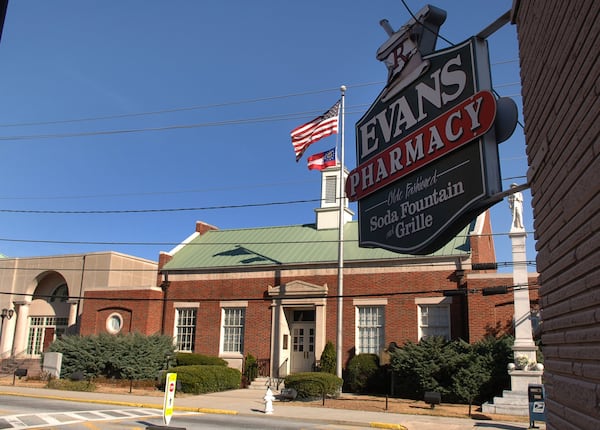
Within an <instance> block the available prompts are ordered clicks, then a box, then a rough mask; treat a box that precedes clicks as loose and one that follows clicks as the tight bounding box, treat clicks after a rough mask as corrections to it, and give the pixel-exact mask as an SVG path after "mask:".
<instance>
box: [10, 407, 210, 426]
mask: <svg viewBox="0 0 600 430" xmlns="http://www.w3.org/2000/svg"><path fill="white" fill-rule="evenodd" d="M179 414H181V415H184V414H185V415H191V414H196V415H200V414H198V413H195V412H184V413H181V412H180V413H179ZM161 415H162V411H160V410H158V409H106V410H90V411H69V412H51V413H48V412H45V413H37V414H18V415H5V416H0V429H30V428H43V427H47V426H60V425H67V424H75V423H81V422H88V421H110V420H121V419H130V418H141V417H145V418H147V417H153V416H154V417H155V416H161Z"/></svg>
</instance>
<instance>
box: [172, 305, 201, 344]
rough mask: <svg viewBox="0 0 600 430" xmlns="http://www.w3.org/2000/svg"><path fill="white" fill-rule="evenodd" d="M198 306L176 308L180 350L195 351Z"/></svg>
mask: <svg viewBox="0 0 600 430" xmlns="http://www.w3.org/2000/svg"><path fill="white" fill-rule="evenodd" d="M197 312H198V310H197V308H176V312H175V314H176V319H175V338H176V348H177V350H178V351H185V352H194V344H195V341H196V316H197Z"/></svg>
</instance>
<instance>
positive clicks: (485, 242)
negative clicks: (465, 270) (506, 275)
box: [470, 211, 496, 264]
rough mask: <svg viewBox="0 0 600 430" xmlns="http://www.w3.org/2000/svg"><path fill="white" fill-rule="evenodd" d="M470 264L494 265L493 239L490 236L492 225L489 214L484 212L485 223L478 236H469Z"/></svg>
mask: <svg viewBox="0 0 600 430" xmlns="http://www.w3.org/2000/svg"><path fill="white" fill-rule="evenodd" d="M470 243H471V262H472V263H473V264H476V263H495V262H496V251H495V249H494V237H493V236H492V223H491V220H490V212H489V211H486V212H485V221H484V223H483V228H482V230H481V235H480V236H471V237H470Z"/></svg>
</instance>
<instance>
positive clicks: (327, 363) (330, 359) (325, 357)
mask: <svg viewBox="0 0 600 430" xmlns="http://www.w3.org/2000/svg"><path fill="white" fill-rule="evenodd" d="M320 361H321V369H320V370H321V372H326V373H332V374H334V375H335V373H336V368H337V365H336V361H337V354H336V352H335V347H334V346H333V342H331V341H330V340H328V341H327V343H326V344H325V348H323V352H322V353H321V360H320Z"/></svg>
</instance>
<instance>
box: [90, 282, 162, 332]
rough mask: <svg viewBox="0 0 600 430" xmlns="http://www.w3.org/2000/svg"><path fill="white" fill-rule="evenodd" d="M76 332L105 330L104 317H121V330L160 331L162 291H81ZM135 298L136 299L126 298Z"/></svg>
mask: <svg viewBox="0 0 600 430" xmlns="http://www.w3.org/2000/svg"><path fill="white" fill-rule="evenodd" d="M84 297H85V299H84V302H83V313H82V314H81V325H80V327H81V328H80V330H79V332H80V334H81V335H84V336H85V335H90V334H99V333H106V332H107V331H106V318H108V316H109V315H110V314H111V313H113V312H118V313H119V314H120V315H121V316H122V317H123V329H122V331H121V333H132V332H139V333H145V334H154V333H160V328H161V314H162V293H161V292H160V291H154V290H131V291H92V292H86V293H85V296H84ZM131 298H135V299H136V300H128V299H131Z"/></svg>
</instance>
